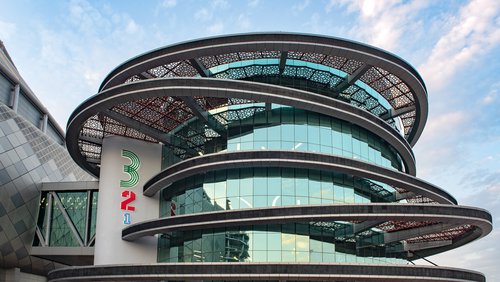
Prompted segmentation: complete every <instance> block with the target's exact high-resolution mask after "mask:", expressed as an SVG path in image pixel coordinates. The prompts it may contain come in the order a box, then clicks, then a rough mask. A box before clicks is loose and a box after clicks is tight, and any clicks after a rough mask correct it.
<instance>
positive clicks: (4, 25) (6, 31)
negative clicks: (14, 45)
mask: <svg viewBox="0 0 500 282" xmlns="http://www.w3.org/2000/svg"><path fill="white" fill-rule="evenodd" d="M15 32H16V25H15V24H13V23H9V22H4V21H0V40H4V41H5V40H8V39H9V38H10V36H11V35H12V34H14V33H15Z"/></svg>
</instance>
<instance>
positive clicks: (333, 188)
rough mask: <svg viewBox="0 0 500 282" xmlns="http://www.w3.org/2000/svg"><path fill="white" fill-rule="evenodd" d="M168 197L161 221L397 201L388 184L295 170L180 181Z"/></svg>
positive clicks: (217, 173) (244, 171) (247, 171)
mask: <svg viewBox="0 0 500 282" xmlns="http://www.w3.org/2000/svg"><path fill="white" fill-rule="evenodd" d="M167 190H168V191H169V192H170V191H177V193H176V195H175V196H174V197H172V198H165V197H162V201H160V207H161V212H160V214H161V216H162V217H164V216H169V213H170V210H171V208H170V205H171V204H170V202H172V203H173V207H175V208H173V210H172V212H173V213H174V214H176V215H180V214H192V213H198V212H210V211H218V210H235V209H248V208H262V207H272V206H291V205H316V204H354V203H358V204H360V203H370V202H392V201H394V200H395V197H394V192H395V191H394V189H393V188H392V187H391V186H389V185H386V184H383V183H380V182H376V181H370V180H367V179H363V178H359V177H353V176H351V175H346V174H340V173H335V172H325V171H315V170H308V169H293V168H242V169H231V170H220V171H215V172H209V173H206V174H202V175H198V176H196V177H189V178H187V179H184V180H181V181H178V182H175V183H174V184H173V185H171V186H170V187H168V188H166V189H164V191H163V192H166V191H167Z"/></svg>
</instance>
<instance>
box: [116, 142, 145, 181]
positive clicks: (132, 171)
mask: <svg viewBox="0 0 500 282" xmlns="http://www.w3.org/2000/svg"><path fill="white" fill-rule="evenodd" d="M122 157H124V158H127V159H129V160H130V164H129V165H124V166H123V171H124V172H125V173H126V174H128V175H129V176H130V179H129V180H120V187H134V186H135V185H137V183H138V182H139V173H137V170H138V169H139V167H140V166H141V161H140V160H139V157H137V155H136V154H134V153H133V152H131V151H128V150H122Z"/></svg>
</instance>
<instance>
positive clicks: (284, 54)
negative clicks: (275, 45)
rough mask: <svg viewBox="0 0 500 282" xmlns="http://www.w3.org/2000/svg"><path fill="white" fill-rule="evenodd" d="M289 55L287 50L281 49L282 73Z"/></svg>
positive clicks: (280, 68)
mask: <svg viewBox="0 0 500 282" xmlns="http://www.w3.org/2000/svg"><path fill="white" fill-rule="evenodd" d="M287 57H288V52H287V51H281V56H280V64H279V71H280V74H282V73H283V71H284V70H285V65H286V58H287Z"/></svg>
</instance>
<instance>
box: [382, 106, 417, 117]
mask: <svg viewBox="0 0 500 282" xmlns="http://www.w3.org/2000/svg"><path fill="white" fill-rule="evenodd" d="M415 109H416V108H415V105H411V106H408V107H404V108H399V109H396V110H395V109H390V110H389V112H388V113H385V114H383V115H381V116H380V118H381V119H383V120H388V119H391V118H395V117H398V116H400V115H404V114H406V113H409V112H411V111H414V110H415Z"/></svg>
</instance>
